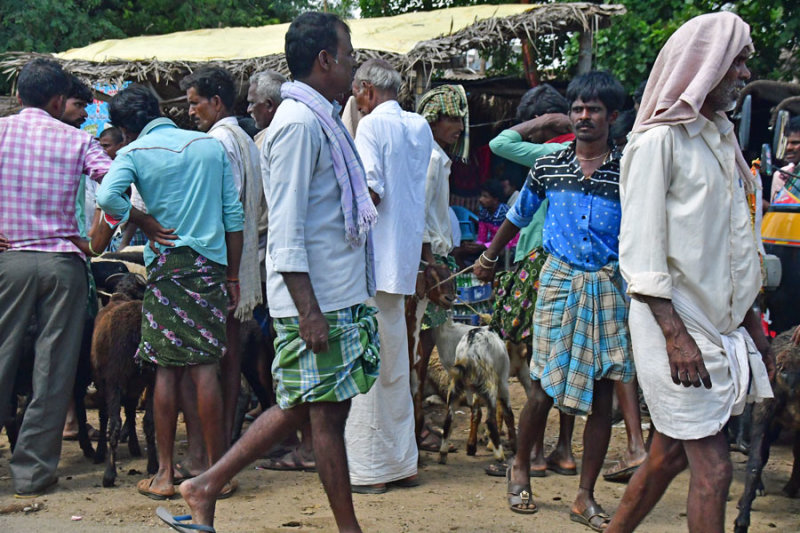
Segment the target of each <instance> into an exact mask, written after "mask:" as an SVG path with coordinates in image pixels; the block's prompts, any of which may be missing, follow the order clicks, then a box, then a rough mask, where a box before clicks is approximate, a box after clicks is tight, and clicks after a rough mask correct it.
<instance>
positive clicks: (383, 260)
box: [345, 59, 433, 494]
mask: <svg viewBox="0 0 800 533" xmlns="http://www.w3.org/2000/svg"><path fill="white" fill-rule="evenodd" d="M401 83H402V80H401V78H400V74H399V73H398V72H397V71H396V70H395V69H394V68H392V66H391V65H390V64H389V63H388V62H386V61H384V60H381V59H370V60H368V61H367V62H365V63H364V64H363V65H361V67H360V68H359V69H358V71H357V72H356V74H355V79H354V82H353V96H354V97H355V102H356V105H357V106H358V109H359V111H360V112H361V113H363V114H364V115H366V116H365V117H364V118H362V119H361V121H360V122H359V123H358V130H357V131H358V133H357V135H356V138H355V143H356V148H357V149H358V153H359V155H360V157H361V160H362V162H363V163H364V170H365V172H366V175H367V185H369V188H370V194H371V196H372V199H373V202H374V203H375V204H376V205H377V209H378V222H377V223H376V224H375V228H374V229H373V235H372V237H373V241H374V243H375V282H376V288H377V293H376V295H375V298H374V305H376V307H377V308H378V309H379V314H378V331H379V333H380V340H381V369H380V374H379V377H378V381H377V382H376V383H375V386H374V387H373V388H372V389H371V390H370V391H369V393H367V394H366V395H363V396H357V397H355V398H353V405H352V408H351V410H350V416H349V418H348V419H347V427H346V431H345V440H346V443H347V460H348V464H349V467H350V482H351V484H352V490H353V492H358V493H367V494H380V493H383V492H386V490H387V485H390V486H393V487H396V486H413V485H416V484H417V483H418V482H417V459H418V452H417V444H416V441H415V438H414V407H413V403H412V400H411V390H410V387H409V384H410V375H409V370H410V369H409V364H408V336H407V334H406V322H405V296H406V295H409V294H412V293H413V292H414V289H415V284H416V278H417V269H418V267H419V257H420V251H421V250H422V232H423V230H424V226H425V177H426V174H427V169H428V162H429V160H430V154H431V150H432V149H433V136H432V135H431V130H430V128H429V127H428V123H427V122H426V121H425V119H424V118H422V117H421V116H420V115H417V114H416V113H409V112H407V111H403V110H402V109H401V108H400V104H398V103H397V91H398V90H399V88H400V84H401Z"/></svg>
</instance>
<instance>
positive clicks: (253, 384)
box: [232, 319, 275, 441]
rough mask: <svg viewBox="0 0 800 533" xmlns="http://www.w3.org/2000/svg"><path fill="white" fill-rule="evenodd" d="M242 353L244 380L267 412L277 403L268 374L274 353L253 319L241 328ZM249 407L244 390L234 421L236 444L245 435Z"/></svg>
mask: <svg viewBox="0 0 800 533" xmlns="http://www.w3.org/2000/svg"><path fill="white" fill-rule="evenodd" d="M239 339H240V340H239V347H240V348H239V350H240V352H241V354H242V376H243V377H244V378H245V380H246V381H247V383H249V384H250V388H251V389H252V390H253V393H254V394H255V395H256V398H258V403H259V405H261V410H262V412H263V411H266V410H267V409H268V408H269V407H270V406H271V405H273V404H274V403H275V392H274V391H273V388H272V376H271V375H270V374H269V370H270V368H271V366H272V360H273V359H274V358H275V349H274V348H273V346H272V343H271V342H269V339H268V338H267V337H266V336H265V335H264V332H263V331H262V329H261V326H260V325H259V323H258V322H257V321H255V320H253V319H251V320H245V321H244V322H242V325H241V328H239ZM249 403H250V394H249V391H245V388H244V387H243V388H242V392H241V393H240V394H239V401H238V402H237V405H236V413H235V415H234V421H233V438H232V440H233V441H236V440H238V439H239V437H240V436H241V434H242V425H243V424H244V418H245V414H246V413H247V408H248V404H249Z"/></svg>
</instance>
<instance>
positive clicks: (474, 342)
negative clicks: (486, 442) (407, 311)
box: [433, 319, 516, 464]
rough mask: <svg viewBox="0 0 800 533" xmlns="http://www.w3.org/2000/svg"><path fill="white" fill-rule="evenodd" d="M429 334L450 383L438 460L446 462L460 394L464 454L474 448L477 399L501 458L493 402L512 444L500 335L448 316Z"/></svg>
mask: <svg viewBox="0 0 800 533" xmlns="http://www.w3.org/2000/svg"><path fill="white" fill-rule="evenodd" d="M433 337H434V340H435V342H436V350H437V351H438V352H439V359H440V361H441V362H442V365H443V366H444V367H445V368H446V369H447V370H448V372H449V373H450V386H449V387H448V390H447V417H446V418H445V421H444V428H443V436H442V446H441V448H440V449H439V462H440V463H441V464H445V463H447V449H448V446H449V443H448V440H449V438H450V432H451V430H452V423H453V410H454V407H455V403H456V402H457V401H458V400H459V399H460V398H461V396H463V395H466V396H467V403H469V405H470V410H471V418H470V431H469V438H468V440H467V455H475V452H476V450H477V447H478V425H479V424H480V421H481V408H480V402H481V401H482V403H484V404H486V406H487V408H488V410H489V412H488V414H487V416H486V425H487V426H488V428H489V439H490V440H491V444H492V448H493V450H494V457H495V459H496V460H498V461H502V460H503V459H505V454H504V453H503V445H502V444H501V442H500V432H499V431H498V425H499V424H498V420H497V419H498V418H500V413H499V412H498V408H497V402H498V400H499V401H500V406H501V408H502V417H503V418H504V419H505V422H506V425H507V426H508V436H509V441H510V443H511V447H512V449H513V448H515V447H516V432H515V427H514V413H513V412H512V411H511V404H510V402H509V394H508V368H509V360H508V352H507V351H506V346H505V343H504V342H503V341H502V339H501V338H500V336H499V335H498V334H497V333H495V332H493V331H491V330H490V329H489V328H488V327H477V326H468V325H466V324H458V323H455V322H453V320H452V319H448V320H447V322H445V323H444V324H442V325H441V326H439V327H438V328H434V330H433Z"/></svg>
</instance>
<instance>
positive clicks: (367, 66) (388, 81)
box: [353, 59, 403, 94]
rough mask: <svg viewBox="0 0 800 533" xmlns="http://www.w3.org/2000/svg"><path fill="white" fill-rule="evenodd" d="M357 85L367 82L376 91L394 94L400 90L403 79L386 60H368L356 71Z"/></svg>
mask: <svg viewBox="0 0 800 533" xmlns="http://www.w3.org/2000/svg"><path fill="white" fill-rule="evenodd" d="M353 81H354V82H355V83H359V82H362V81H365V82H367V83H371V84H372V85H374V86H375V88H376V89H378V90H381V91H388V92H392V93H394V94H397V92H398V91H399V90H400V85H402V83H403V78H401V77H400V73H399V72H397V71H396V70H395V69H394V67H393V66H392V65H391V64H390V63H389V62H388V61H386V60H384V59H368V60H366V61H365V62H364V63H363V64H362V65H361V66H360V67H358V70H357V71H356V74H355V77H354V80H353Z"/></svg>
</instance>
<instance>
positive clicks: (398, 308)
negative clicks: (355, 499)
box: [345, 291, 418, 485]
mask: <svg viewBox="0 0 800 533" xmlns="http://www.w3.org/2000/svg"><path fill="white" fill-rule="evenodd" d="M404 301H405V296H403V295H401V294H389V293H386V292H381V291H378V293H377V294H376V295H375V299H374V303H372V304H371V305H375V306H376V307H377V308H378V309H379V311H380V312H379V313H378V317H377V318H378V333H379V334H380V340H381V368H380V374H379V376H378V380H377V381H376V382H375V385H373V387H372V389H370V391H369V392H368V393H367V394H362V395H359V396H356V397H355V398H353V400H352V406H351V408H350V416H349V417H348V418H347V426H346V428H345V443H346V445H347V462H348V466H349V468H350V483H352V484H353V485H374V484H376V483H388V482H391V481H397V480H399V479H403V478H406V477H409V476H413V475H414V474H416V473H417V458H418V452H417V443H416V440H415V437H414V405H413V402H412V398H411V386H410V382H409V363H408V337H407V335H406V321H405V306H404Z"/></svg>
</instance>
